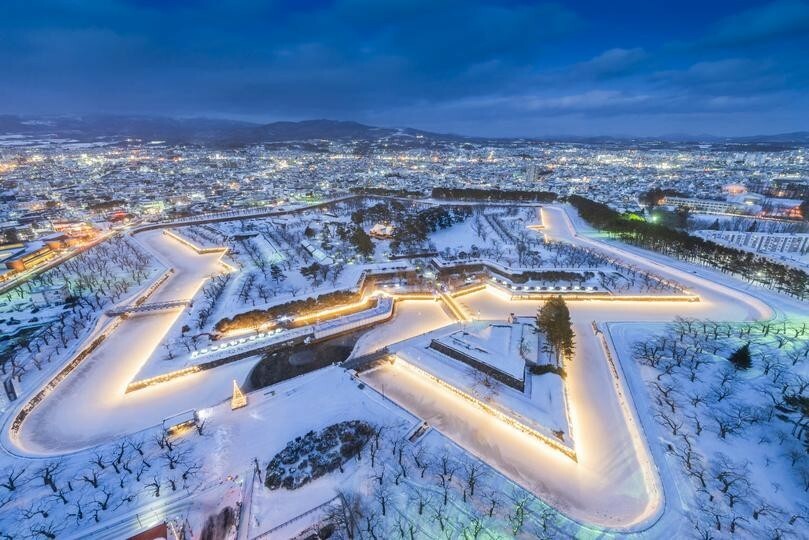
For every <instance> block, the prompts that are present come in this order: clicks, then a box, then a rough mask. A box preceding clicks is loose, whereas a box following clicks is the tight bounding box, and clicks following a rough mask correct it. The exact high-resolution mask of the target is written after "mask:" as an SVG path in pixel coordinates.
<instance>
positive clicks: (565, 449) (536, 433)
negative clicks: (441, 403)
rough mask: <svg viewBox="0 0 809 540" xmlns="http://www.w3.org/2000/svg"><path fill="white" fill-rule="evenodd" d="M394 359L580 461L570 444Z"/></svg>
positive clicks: (408, 363) (398, 359)
mask: <svg viewBox="0 0 809 540" xmlns="http://www.w3.org/2000/svg"><path fill="white" fill-rule="evenodd" d="M394 359H395V360H396V364H397V365H401V366H402V367H405V368H406V369H409V370H411V371H413V372H414V373H416V374H418V375H421V376H423V377H427V378H428V379H430V380H431V381H433V382H436V383H438V384H439V385H440V386H442V387H444V388H446V389H447V390H450V391H451V392H453V393H454V394H456V395H457V396H459V397H461V398H463V399H465V400H466V401H468V402H470V403H471V404H473V405H475V406H476V407H478V408H480V409H482V410H483V411H485V412H487V413H488V414H490V415H492V416H494V417H495V418H497V419H498V420H500V421H501V422H504V423H505V424H507V425H509V426H511V427H513V428H514V429H516V430H518V431H521V432H523V433H525V434H527V435H530V436H532V437H534V438H536V439H538V440H540V441H541V442H543V443H545V444H547V445H548V446H550V447H551V448H553V449H555V450H558V451H560V452H562V453H563V454H564V455H566V456H567V457H569V458H570V459H572V460H573V461H578V459H577V457H576V452H575V451H574V450H573V449H572V448H570V447H568V446H565V445H563V444H561V443H559V442H558V441H555V440H553V439H551V438H550V437H548V436H546V435H544V434H542V433H540V432H539V431H536V430H535V429H533V428H530V427H528V426H526V425H525V424H523V423H521V422H518V421H517V420H515V419H514V418H513V417H511V416H509V415H507V414H505V413H503V412H501V411H499V410H497V409H495V408H493V407H490V406H489V405H486V404H485V403H483V402H482V401H480V400H479V399H477V398H476V397H474V396H471V395H469V394H467V393H466V392H464V391H463V390H461V389H459V388H458V387H456V386H453V385H451V384H450V383H448V382H446V381H445V380H443V379H441V378H439V377H436V376H435V375H433V374H432V373H428V372H427V371H425V370H423V369H421V368H420V367H418V366H415V365H413V364H411V363H410V362H407V361H406V360H402V359H401V358H400V357H398V356H394Z"/></svg>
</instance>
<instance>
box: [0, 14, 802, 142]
mask: <svg viewBox="0 0 809 540" xmlns="http://www.w3.org/2000/svg"><path fill="white" fill-rule="evenodd" d="M807 51H809V0H806V1H804V0H776V1H774V2H747V1H744V0H736V1H723V0H700V1H692V0H679V1H665V0H642V1H637V2H625V1H622V0H602V1H594V2H590V1H584V0H580V1H571V2H558V3H538V2H527V1H506V0H503V1H494V0H492V1H475V0H447V1H440V0H413V1H405V0H333V1H330V0H298V1H291V2H281V1H272V0H198V1H195V0H79V1H77V0H3V1H2V4H0V103H1V104H2V105H1V106H0V112H4V113H11V114H62V113H97V112H101V113H139V114H140V113H146V114H161V115H171V116H217V117H230V118H238V119H246V120H255V121H272V120H297V119H308V118H334V119H347V120H357V121H361V122H366V123H370V124H376V125H390V126H412V127H418V128H423V129H430V130H434V131H453V132H459V133H467V134H480V135H548V134H551V135H552V134H637V135H658V134H670V133H691V134H700V133H711V134H718V135H743V134H756V133H776V132H784V131H796V130H806V129H809V91H807V88H809V54H807Z"/></svg>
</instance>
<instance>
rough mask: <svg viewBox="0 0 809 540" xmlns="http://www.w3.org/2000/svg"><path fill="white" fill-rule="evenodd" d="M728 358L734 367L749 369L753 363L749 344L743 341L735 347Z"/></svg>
mask: <svg viewBox="0 0 809 540" xmlns="http://www.w3.org/2000/svg"><path fill="white" fill-rule="evenodd" d="M728 360H730V363H731V364H733V365H734V366H735V367H736V369H750V367H752V365H753V361H752V359H751V358H750V344H749V343H745V344H744V345H742V346H741V347H739V348H738V349H736V351H734V352H733V354H731V355H730V358H728Z"/></svg>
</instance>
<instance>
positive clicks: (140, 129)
mask: <svg viewBox="0 0 809 540" xmlns="http://www.w3.org/2000/svg"><path fill="white" fill-rule="evenodd" d="M14 136H19V137H21V138H22V139H23V140H24V139H51V140H56V139H69V140H75V141H80V142H94V141H100V140H126V139H135V140H138V141H142V142H150V141H164V142H168V143H178V144H179V143H185V144H216V145H228V146H240V145H246V144H261V143H289V142H295V141H316V140H333V141H348V140H354V141H366V142H374V141H380V140H392V141H393V142H394V143H406V141H410V142H416V141H419V142H420V144H431V143H432V144H434V143H437V142H444V143H446V142H461V141H468V142H483V141H489V142H495V141H497V142H500V143H509V142H515V141H544V142H551V141H558V142H577V143H582V144H618V143H622V144H629V143H646V144H649V143H675V144H677V143H679V144H683V143H691V144H697V143H706V144H738V145H756V144H763V145H786V146H803V145H809V131H800V132H794V133H782V134H776V135H757V136H748V137H730V138H728V137H714V136H711V135H681V134H672V135H668V136H663V137H631V136H623V137H606V136H605V137H598V136H594V137H576V136H565V137H549V136H545V137H531V138H526V137H521V138H513V139H508V138H484V137H465V136H461V135H452V134H439V133H432V132H428V131H421V130H417V129H412V128H382V127H375V126H368V125H364V124H360V123H358V122H349V121H337V120H305V121H302V122H272V123H268V124H259V123H251V122H240V121H235V120H223V119H210V118H186V119H178V118H166V117H152V116H107V115H88V116H50V117H26V116H13V115H0V138H1V139H5V140H9V138H10V137H14Z"/></svg>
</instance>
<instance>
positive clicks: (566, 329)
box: [537, 296, 575, 365]
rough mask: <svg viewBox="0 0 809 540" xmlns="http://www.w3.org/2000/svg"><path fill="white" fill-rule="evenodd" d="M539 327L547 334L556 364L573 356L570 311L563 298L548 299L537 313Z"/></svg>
mask: <svg viewBox="0 0 809 540" xmlns="http://www.w3.org/2000/svg"><path fill="white" fill-rule="evenodd" d="M537 327H538V328H539V329H540V330H542V332H544V333H545V337H546V338H547V340H548V343H549V344H550V345H551V347H552V348H553V351H554V353H555V356H556V364H557V365H559V363H560V362H559V360H560V358H561V357H562V356H563V355H564V356H565V357H567V358H569V357H570V356H571V355H572V354H573V345H574V343H573V338H574V337H575V335H574V333H573V327H572V324H571V321H570V310H568V308H567V304H565V301H564V299H563V298H562V297H561V296H555V297H553V298H550V299H548V301H547V302H545V304H543V305H542V307H541V308H540V309H539V312H538V313H537Z"/></svg>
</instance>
